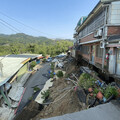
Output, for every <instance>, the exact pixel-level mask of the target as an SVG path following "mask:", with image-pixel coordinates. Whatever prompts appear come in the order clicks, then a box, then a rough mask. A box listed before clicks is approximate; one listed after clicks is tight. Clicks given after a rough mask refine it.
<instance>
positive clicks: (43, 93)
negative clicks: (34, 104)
mask: <svg viewBox="0 0 120 120" xmlns="http://www.w3.org/2000/svg"><path fill="white" fill-rule="evenodd" d="M41 95H42V98H43V99H44V100H46V99H47V98H48V97H49V95H50V91H49V90H47V91H44V92H41Z"/></svg>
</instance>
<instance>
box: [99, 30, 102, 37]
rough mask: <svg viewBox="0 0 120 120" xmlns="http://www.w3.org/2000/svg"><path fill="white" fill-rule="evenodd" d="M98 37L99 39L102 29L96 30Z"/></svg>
mask: <svg viewBox="0 0 120 120" xmlns="http://www.w3.org/2000/svg"><path fill="white" fill-rule="evenodd" d="M98 36H99V37H101V36H102V29H99V30H98Z"/></svg>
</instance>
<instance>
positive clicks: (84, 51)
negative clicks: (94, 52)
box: [81, 46, 89, 54]
mask: <svg viewBox="0 0 120 120" xmlns="http://www.w3.org/2000/svg"><path fill="white" fill-rule="evenodd" d="M81 52H82V53H83V54H89V46H82V47H81Z"/></svg>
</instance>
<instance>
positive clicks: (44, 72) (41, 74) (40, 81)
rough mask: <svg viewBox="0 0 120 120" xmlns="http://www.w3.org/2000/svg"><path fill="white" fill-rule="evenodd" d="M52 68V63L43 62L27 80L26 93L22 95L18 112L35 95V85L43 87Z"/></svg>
mask: <svg viewBox="0 0 120 120" xmlns="http://www.w3.org/2000/svg"><path fill="white" fill-rule="evenodd" d="M49 70H50V63H46V64H43V65H42V67H41V68H40V69H39V70H38V71H37V72H36V73H34V74H33V75H32V76H31V77H30V78H29V79H28V81H27V83H26V85H25V87H26V90H25V93H24V95H23V97H22V100H21V102H20V105H19V107H18V109H17V114H18V113H19V112H21V111H22V109H23V108H24V107H25V106H26V104H27V103H28V102H29V99H30V97H31V96H32V95H33V88H34V87H35V86H37V87H39V88H40V89H42V88H43V87H44V84H45V83H46V81H47V80H48V79H49V75H48V71H49Z"/></svg>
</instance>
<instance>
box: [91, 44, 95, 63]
mask: <svg viewBox="0 0 120 120" xmlns="http://www.w3.org/2000/svg"><path fill="white" fill-rule="evenodd" d="M91 51H92V55H91V61H92V64H94V61H95V45H93V46H92V49H91Z"/></svg>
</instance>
